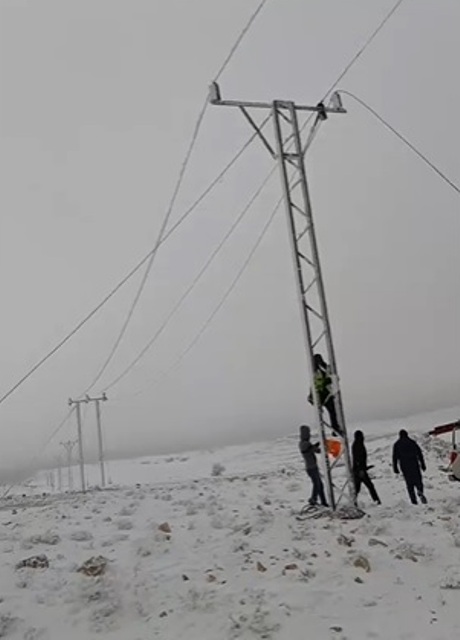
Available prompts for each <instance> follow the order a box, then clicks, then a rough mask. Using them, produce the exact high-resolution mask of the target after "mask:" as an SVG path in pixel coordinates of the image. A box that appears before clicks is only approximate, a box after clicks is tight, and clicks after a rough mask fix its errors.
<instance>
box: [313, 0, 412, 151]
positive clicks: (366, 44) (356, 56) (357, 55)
mask: <svg viewBox="0 0 460 640" xmlns="http://www.w3.org/2000/svg"><path fill="white" fill-rule="evenodd" d="M404 1H405V0H398V2H396V4H395V5H393V7H392V8H391V9H390V11H389V12H388V13H387V14H386V15H385V16H384V18H383V20H382V21H381V22H379V24H378V25H377V27H376V28H375V29H374V31H373V32H372V33H371V34H370V36H369V37H368V38H367V40H366V41H365V42H364V44H363V45H362V46H361V47H360V48H359V49H358V51H357V52H356V53H355V54H354V56H353V57H352V58H351V59H350V61H349V62H348V63H347V64H346V65H345V67H344V68H343V70H342V71H341V72H340V73H339V75H338V77H337V79H336V80H335V81H334V82H333V83H332V84H331V86H330V87H329V89H328V90H327V91H326V93H325V94H324V96H323V98H322V100H320V102H324V101H325V100H326V99H327V98H328V96H329V95H330V94H331V93H332V92H333V91H334V89H335V88H336V87H337V85H338V84H339V82H341V80H343V79H344V77H345V76H346V75H347V73H348V72H349V71H350V70H351V68H352V67H354V65H355V64H356V63H357V61H358V60H359V58H360V57H361V56H362V55H363V53H364V52H365V51H366V49H367V48H368V47H369V46H370V45H371V44H372V42H373V41H374V40H375V38H376V37H377V36H378V34H379V33H380V32H381V31H382V29H383V28H384V27H385V25H386V24H387V22H388V21H389V20H390V19H391V18H392V17H393V15H394V14H395V13H396V11H397V10H398V9H399V7H400V6H401V5H402V3H403V2H404ZM314 115H315V114H314V113H312V114H311V115H310V116H309V117H308V118H307V120H306V121H305V122H304V124H303V125H302V128H301V131H304V129H305V128H306V127H307V126H308V124H309V123H310V122H311V120H312V118H313V116H314ZM308 146H309V143H308V142H307V144H306V145H305V147H304V149H303V153H304V155H305V153H306V152H307V149H308Z"/></svg>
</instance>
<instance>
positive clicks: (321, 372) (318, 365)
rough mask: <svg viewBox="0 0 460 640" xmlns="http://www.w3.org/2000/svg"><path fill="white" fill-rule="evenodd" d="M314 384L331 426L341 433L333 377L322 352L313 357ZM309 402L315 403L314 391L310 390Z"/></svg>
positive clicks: (335, 432)
mask: <svg viewBox="0 0 460 640" xmlns="http://www.w3.org/2000/svg"><path fill="white" fill-rule="evenodd" d="M313 368H314V374H313V385H314V387H315V390H316V394H317V396H318V401H319V403H320V406H321V407H324V408H325V409H326V410H327V412H328V414H329V421H330V427H331V429H332V431H333V433H334V435H335V434H338V435H341V434H342V429H341V428H340V426H339V421H338V419H337V412H336V410H335V402H334V391H333V388H332V378H331V376H330V374H329V367H328V366H327V363H326V362H325V361H324V360H323V356H322V355H321V354H320V353H315V355H314V358H313ZM308 402H309V403H310V404H313V392H312V391H310V394H309V396H308Z"/></svg>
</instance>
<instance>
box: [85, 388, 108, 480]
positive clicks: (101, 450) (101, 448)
mask: <svg viewBox="0 0 460 640" xmlns="http://www.w3.org/2000/svg"><path fill="white" fill-rule="evenodd" d="M86 401H87V402H94V403H95V405H96V426H97V442H98V448H99V467H100V470H101V487H102V488H104V487H105V464H104V441H103V438H102V424H101V404H100V403H101V402H107V396H106V394H105V393H103V394H102V396H100V397H99V398H90V397H89V396H88V395H87V396H86Z"/></svg>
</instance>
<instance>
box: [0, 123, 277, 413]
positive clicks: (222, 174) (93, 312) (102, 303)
mask: <svg viewBox="0 0 460 640" xmlns="http://www.w3.org/2000/svg"><path fill="white" fill-rule="evenodd" d="M270 117H271V116H267V118H265V120H264V122H263V123H262V124H261V128H263V127H264V126H265V125H266V124H267V122H268V120H269V119H270ZM257 136H258V134H257V133H253V134H252V135H251V137H250V138H249V139H248V140H247V141H246V142H245V144H244V145H243V146H242V147H241V149H240V150H239V151H238V152H237V153H236V154H235V155H234V156H233V158H232V159H231V160H230V162H228V163H227V164H226V165H225V167H224V168H223V169H222V171H220V172H219V174H218V175H217V176H216V177H215V178H214V179H213V180H212V182H211V183H210V184H209V186H208V187H206V189H205V190H204V191H203V192H202V193H201V195H200V196H199V197H198V198H197V199H196V200H195V201H194V202H193V204H192V205H191V206H190V207H189V208H188V209H187V210H186V211H185V213H184V214H183V215H182V216H181V217H180V218H179V220H178V221H177V222H176V223H175V224H174V225H173V226H172V227H171V228H170V229H169V231H167V232H166V233H165V235H164V237H163V239H162V241H161V243H160V245H162V244H164V243H165V242H166V240H168V239H169V238H170V237H171V236H172V234H173V233H174V232H175V231H176V230H177V229H178V228H179V227H180V226H181V225H182V223H183V222H185V220H186V219H187V218H188V217H189V216H190V214H191V213H193V211H195V209H196V208H197V207H198V206H199V205H200V204H201V203H202V202H203V201H204V200H205V199H206V198H207V196H208V195H209V194H210V193H211V192H212V191H213V190H214V189H215V188H216V186H217V185H218V184H219V183H220V181H221V180H222V179H223V178H224V177H225V175H226V174H227V173H228V172H229V171H230V169H231V168H232V167H233V166H234V165H235V164H236V162H237V161H238V160H239V159H240V158H241V156H242V155H243V153H244V152H245V151H246V150H247V149H248V148H249V146H250V145H251V144H252V142H254V140H255V139H256V138H257ZM154 251H155V249H152V250H150V251H149V252H148V253H147V254H146V255H145V256H144V257H143V258H142V259H141V260H140V261H139V262H138V263H137V264H136V265H135V266H134V267H133V268H132V269H131V271H129V272H128V273H127V274H126V275H125V276H124V277H123V278H122V279H121V280H120V282H118V284H116V285H115V286H114V287H113V289H112V290H111V291H109V293H108V294H107V295H106V296H105V297H104V298H103V299H102V300H101V301H100V302H99V304H97V305H96V306H95V307H94V308H93V309H92V310H91V311H90V312H89V313H88V314H87V315H86V316H85V317H84V318H83V319H82V320H80V322H79V323H78V324H77V325H76V326H75V327H74V328H73V329H72V330H71V331H70V332H69V333H68V334H67V335H66V336H65V337H64V338H62V340H60V341H59V342H58V343H57V344H56V345H55V346H54V347H53V348H52V349H51V351H49V352H48V353H47V354H46V355H45V356H43V358H41V359H40V360H39V361H38V362H37V363H36V364H35V365H34V366H33V367H32V368H31V369H29V371H28V372H27V373H26V374H25V375H24V376H22V378H20V379H19V380H18V381H17V382H16V383H15V384H14V385H13V386H12V387H11V388H10V389H8V391H6V392H5V393H4V394H3V395H2V396H0V404H2V402H4V401H5V400H6V399H7V398H8V397H9V396H11V395H12V394H13V393H14V392H15V391H16V390H17V389H19V387H20V386H22V384H23V383H24V382H26V380H28V379H29V378H30V377H31V376H32V375H33V374H34V373H35V372H36V371H37V370H38V369H40V368H41V367H42V366H43V365H44V364H45V363H46V362H47V361H48V360H49V359H50V358H52V357H53V356H54V355H55V354H56V353H57V352H58V351H59V350H60V349H61V348H62V347H63V346H64V345H65V344H66V343H67V342H69V340H71V339H72V338H73V337H74V336H75V335H76V334H77V333H78V332H79V331H80V330H81V329H82V328H83V327H84V326H85V325H86V324H87V323H88V322H89V321H90V320H91V319H92V318H93V317H94V316H95V315H96V314H97V313H98V312H99V311H100V310H101V309H102V308H103V307H105V305H106V304H107V303H108V302H109V301H110V300H111V299H112V298H113V297H114V296H115V295H116V294H117V293H118V291H120V289H122V287H123V286H124V285H125V284H126V283H127V282H129V280H131V278H132V277H133V276H134V275H135V274H136V273H137V272H138V271H139V270H140V269H141V268H142V267H143V266H144V264H145V263H146V262H147V261H148V260H149V258H150V257H151V255H152V254H153V253H154ZM82 395H83V394H82Z"/></svg>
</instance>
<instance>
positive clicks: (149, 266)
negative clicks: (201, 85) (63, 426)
mask: <svg viewBox="0 0 460 640" xmlns="http://www.w3.org/2000/svg"><path fill="white" fill-rule="evenodd" d="M266 2H267V0H262V2H261V3H260V4H259V6H258V8H257V9H256V11H255V12H254V13H253V14H252V15H251V16H250V18H249V20H248V22H247V23H246V25H245V27H244V29H243V31H242V32H241V34H240V35H239V36H238V38H237V39H236V42H235V44H234V45H233V47H232V48H231V50H230V53H229V55H228V56H227V57H226V58H225V60H224V62H223V64H222V66H221V67H220V69H219V71H218V72H217V76H216V78H219V77H220V76H221V75H222V73H223V72H224V71H225V69H226V68H227V66H228V64H229V63H230V60H231V59H232V58H233V56H234V54H235V52H236V50H237V49H238V47H239V46H240V44H241V42H242V40H243V38H244V36H245V35H246V34H247V32H248V31H249V29H250V28H251V25H252V24H253V22H254V20H255V19H256V18H257V16H258V15H259V13H260V12H261V11H262V9H263V7H264V6H265V4H266ZM208 105H209V100H208V96H207V95H206V98H205V100H204V103H203V106H202V107H201V110H200V113H199V114H198V118H197V121H196V124H195V127H194V130H193V134H192V139H191V141H190V144H189V147H188V149H187V153H186V154H185V158H184V161H183V163H182V166H181V169H180V172H179V177H178V179H177V182H176V185H175V187H174V191H173V194H172V198H171V201H170V203H169V206H168V209H167V211H166V214H165V216H164V218H163V222H162V224H161V227H160V232H159V234H158V237H157V240H156V242H155V245H154V249H153V253H152V255H151V256H150V258H149V261H148V263H147V268H146V270H145V272H144V275H143V276H142V280H141V282H140V284H139V287H138V290H137V292H136V294H135V296H134V299H133V301H132V303H131V305H130V307H129V310H128V313H127V315H126V318H125V320H124V322H123V324H122V327H121V329H120V332H119V334H118V336H117V338H116V340H115V342H114V344H113V346H112V348H111V350H110V352H109V355H108V356H107V358H106V359H105V361H104V363H103V365H102V367H101V368H100V369H99V371H98V372H97V374H96V376H95V378H94V379H93V381H92V382H91V384H90V385H89V386H88V388H87V389H86V390H85V391H84V393H88V392H89V391H90V390H91V389H92V388H93V387H94V385H95V384H96V383H97V382H98V381H99V380H100V379H101V377H102V375H103V374H104V372H105V371H106V370H107V367H108V366H109V364H110V363H111V361H112V359H113V358H114V356H115V354H116V352H117V350H118V347H119V346H120V344H121V341H122V340H123V337H124V335H125V333H126V331H127V329H128V326H129V324H130V322H131V319H132V317H133V315H134V312H135V310H136V308H137V305H138V304H139V300H140V299H141V296H142V293H143V291H144V288H145V285H146V283H147V280H148V277H149V275H150V272H151V270H152V267H153V264H154V262H155V258H156V255H157V250H158V248H159V246H160V243H161V240H162V238H163V236H164V234H165V232H166V227H167V224H168V222H169V219H170V217H171V214H172V212H173V209H174V205H175V204H176V200H177V196H178V195H179V191H180V189H181V186H182V182H183V180H184V176H185V173H186V171H187V167H188V165H189V163H190V159H191V156H192V153H193V150H194V148H195V146H196V142H197V139H198V135H199V132H200V130H201V125H202V123H203V119H204V115H205V113H206V109H207V107H208Z"/></svg>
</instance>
